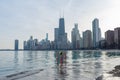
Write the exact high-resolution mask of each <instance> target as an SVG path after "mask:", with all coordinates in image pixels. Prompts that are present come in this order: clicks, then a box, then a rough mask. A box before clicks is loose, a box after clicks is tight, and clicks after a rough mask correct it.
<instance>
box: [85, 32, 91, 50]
mask: <svg viewBox="0 0 120 80" xmlns="http://www.w3.org/2000/svg"><path fill="white" fill-rule="evenodd" d="M83 48H85V49H91V48H92V33H91V31H90V30H86V31H85V32H83Z"/></svg>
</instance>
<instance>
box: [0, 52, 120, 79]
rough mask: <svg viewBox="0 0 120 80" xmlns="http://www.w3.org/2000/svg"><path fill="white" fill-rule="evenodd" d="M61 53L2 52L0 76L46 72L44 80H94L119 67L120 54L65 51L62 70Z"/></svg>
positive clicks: (43, 76) (0, 55) (42, 76)
mask: <svg viewBox="0 0 120 80" xmlns="http://www.w3.org/2000/svg"><path fill="white" fill-rule="evenodd" d="M57 53H58V51H0V76H7V75H10V74H15V73H19V72H24V71H29V70H30V71H31V70H37V69H43V72H42V73H41V74H42V75H41V76H39V77H41V78H42V79H51V80H53V79H54V80H57V79H62V80H64V79H66V80H95V78H97V77H98V76H100V75H102V74H106V72H109V71H110V70H112V69H113V68H114V66H116V65H120V63H119V61H120V51H114V50H110V51H64V53H65V55H66V58H65V61H64V62H63V65H62V66H59V64H58V60H57V58H56V57H57V56H58V55H57Z"/></svg>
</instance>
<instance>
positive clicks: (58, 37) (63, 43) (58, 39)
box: [54, 18, 68, 49]
mask: <svg viewBox="0 0 120 80" xmlns="http://www.w3.org/2000/svg"><path fill="white" fill-rule="evenodd" d="M54 32H55V46H56V48H57V49H67V45H68V44H67V42H68V41H67V33H65V21H64V18H60V19H59V28H55V31H54Z"/></svg>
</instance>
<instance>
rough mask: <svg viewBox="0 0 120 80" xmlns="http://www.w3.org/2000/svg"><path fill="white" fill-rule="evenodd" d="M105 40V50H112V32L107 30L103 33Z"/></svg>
mask: <svg viewBox="0 0 120 80" xmlns="http://www.w3.org/2000/svg"><path fill="white" fill-rule="evenodd" d="M105 40H106V47H107V48H114V31H113V30H108V31H106V32H105Z"/></svg>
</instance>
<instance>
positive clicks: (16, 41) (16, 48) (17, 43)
mask: <svg viewBox="0 0 120 80" xmlns="http://www.w3.org/2000/svg"><path fill="white" fill-rule="evenodd" d="M18 49H19V41H18V40H15V50H18Z"/></svg>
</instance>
